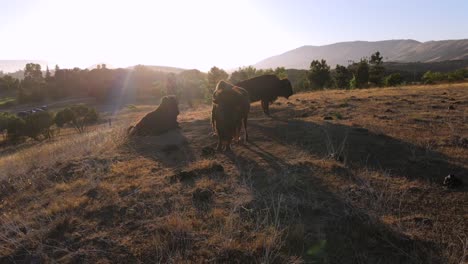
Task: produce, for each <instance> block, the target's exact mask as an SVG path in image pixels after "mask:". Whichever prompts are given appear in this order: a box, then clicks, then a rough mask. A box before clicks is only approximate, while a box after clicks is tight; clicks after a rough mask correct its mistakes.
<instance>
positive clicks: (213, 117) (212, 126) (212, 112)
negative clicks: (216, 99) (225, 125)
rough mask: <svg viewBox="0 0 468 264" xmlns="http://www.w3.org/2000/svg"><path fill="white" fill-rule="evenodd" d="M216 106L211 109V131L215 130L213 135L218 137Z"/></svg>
mask: <svg viewBox="0 0 468 264" xmlns="http://www.w3.org/2000/svg"><path fill="white" fill-rule="evenodd" d="M215 111H216V109H215V106H214V105H213V108H212V109H211V129H212V130H213V132H212V133H213V135H216V123H215V122H216V121H215V118H216V116H215Z"/></svg>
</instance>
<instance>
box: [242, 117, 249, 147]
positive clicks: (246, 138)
mask: <svg viewBox="0 0 468 264" xmlns="http://www.w3.org/2000/svg"><path fill="white" fill-rule="evenodd" d="M242 123H244V132H245V138H244V141H245V143H247V141H249V134H248V133H247V117H244V118H243V120H242Z"/></svg>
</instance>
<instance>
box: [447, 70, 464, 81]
mask: <svg viewBox="0 0 468 264" xmlns="http://www.w3.org/2000/svg"><path fill="white" fill-rule="evenodd" d="M464 79H465V70H464V69H460V70H456V71H454V72H450V73H448V74H447V80H448V81H449V82H458V81H463V80H464Z"/></svg>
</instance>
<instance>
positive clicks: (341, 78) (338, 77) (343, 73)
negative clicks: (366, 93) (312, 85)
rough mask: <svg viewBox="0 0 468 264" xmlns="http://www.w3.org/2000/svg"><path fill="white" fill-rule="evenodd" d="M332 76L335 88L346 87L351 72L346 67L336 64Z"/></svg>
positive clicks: (347, 86)
mask: <svg viewBox="0 0 468 264" xmlns="http://www.w3.org/2000/svg"><path fill="white" fill-rule="evenodd" d="M333 78H334V80H335V86H336V87H337V88H341V89H346V88H349V81H351V78H352V74H351V72H350V71H349V70H348V68H346V67H345V66H342V65H339V64H337V65H336V68H335V72H334V75H333Z"/></svg>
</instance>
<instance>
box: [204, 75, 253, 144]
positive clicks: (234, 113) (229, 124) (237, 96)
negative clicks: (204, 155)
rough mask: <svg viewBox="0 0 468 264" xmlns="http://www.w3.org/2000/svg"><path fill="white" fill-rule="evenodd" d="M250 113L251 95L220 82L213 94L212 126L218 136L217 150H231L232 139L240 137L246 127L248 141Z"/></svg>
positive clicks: (241, 89)
mask: <svg viewBox="0 0 468 264" xmlns="http://www.w3.org/2000/svg"><path fill="white" fill-rule="evenodd" d="M249 111H250V99H249V94H248V92H247V91H246V90H244V89H243V88H240V87H237V86H234V85H232V84H230V83H227V82H225V81H220V82H219V83H218V85H217V86H216V90H215V92H214V93H213V109H212V113H211V125H212V127H213V128H214V130H215V131H216V134H217V135H218V146H217V150H223V149H226V150H230V149H231V142H232V139H233V138H235V139H238V138H239V137H240V131H241V129H242V125H244V131H245V141H247V140H248V134H247V117H248V114H249Z"/></svg>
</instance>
